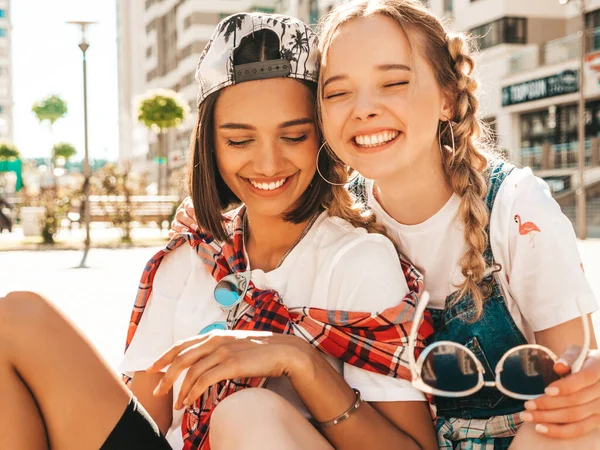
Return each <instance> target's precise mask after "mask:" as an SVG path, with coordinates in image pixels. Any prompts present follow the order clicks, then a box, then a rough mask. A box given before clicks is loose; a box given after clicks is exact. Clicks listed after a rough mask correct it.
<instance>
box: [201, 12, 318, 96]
mask: <svg viewBox="0 0 600 450" xmlns="http://www.w3.org/2000/svg"><path fill="white" fill-rule="evenodd" d="M259 30H271V31H273V32H274V33H275V34H276V35H277V36H278V37H279V52H280V54H281V59H276V60H268V61H261V62H255V63H250V64H240V65H237V66H234V64H233V53H234V51H235V49H236V48H237V47H238V46H239V45H240V43H241V41H242V39H243V38H244V37H246V36H248V35H251V34H252V33H254V32H256V31H259ZM317 52H318V49H317V37H316V34H315V32H314V31H313V30H312V29H311V28H310V27H309V26H308V25H306V24H305V23H304V22H302V21H301V20H299V19H296V18H294V17H290V16H284V15H279V14H265V13H239V14H233V15H231V16H229V17H226V18H224V19H223V20H221V22H219V24H218V25H217V28H216V29H215V31H214V33H213V35H212V37H211V38H210V40H209V41H208V44H206V47H205V48H204V50H203V51H202V54H201V55H200V61H199V62H198V66H197V68H196V81H197V82H198V84H199V87H200V92H199V94H198V105H200V104H201V103H202V102H203V101H204V100H205V99H206V97H208V96H209V95H210V94H212V93H213V92H216V91H218V90H219V89H223V88H225V87H227V86H231V85H233V84H236V83H242V82H244V81H251V80H263V79H267V78H275V77H289V78H296V79H298V80H306V81H312V82H314V83H316V82H317V80H318V71H319V68H318V64H319V58H318V56H317Z"/></svg>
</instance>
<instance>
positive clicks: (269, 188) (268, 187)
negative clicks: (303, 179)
mask: <svg viewBox="0 0 600 450" xmlns="http://www.w3.org/2000/svg"><path fill="white" fill-rule="evenodd" d="M286 180H287V178H283V179H281V180H279V181H273V182H271V183H257V182H255V181H252V180H250V179H249V180H248V181H250V183H251V184H252V186H254V187H255V188H257V189H261V190H263V191H273V190H275V189H278V188H280V187H281V186H283V183H285V182H286Z"/></svg>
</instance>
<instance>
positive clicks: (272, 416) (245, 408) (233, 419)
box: [209, 388, 288, 448]
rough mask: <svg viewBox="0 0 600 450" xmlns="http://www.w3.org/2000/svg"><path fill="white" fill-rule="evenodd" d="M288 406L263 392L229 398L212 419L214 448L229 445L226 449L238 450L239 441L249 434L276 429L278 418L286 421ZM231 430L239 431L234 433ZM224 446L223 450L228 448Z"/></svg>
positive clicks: (247, 391) (245, 392) (251, 391)
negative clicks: (275, 424) (284, 412)
mask: <svg viewBox="0 0 600 450" xmlns="http://www.w3.org/2000/svg"><path fill="white" fill-rule="evenodd" d="M287 406H288V405H287V402H286V400H285V399H283V398H282V397H281V396H279V395H277V394H276V393H274V392H271V391H269V390H267V389H262V388H249V389H243V390H241V391H238V392H236V393H235V394H232V395H230V396H228V397H227V398H225V400H223V401H222V402H221V403H219V404H218V405H217V407H216V408H215V410H214V412H213V414H212V416H211V419H210V431H209V433H210V442H211V445H214V444H217V443H218V444H221V445H223V444H224V443H225V442H227V443H228V445H227V446H226V448H235V442H237V440H238V439H240V440H241V441H240V442H242V441H243V440H244V439H247V438H248V434H250V433H251V434H255V433H261V432H262V431H260V425H261V424H265V425H268V426H270V427H273V425H274V422H275V421H276V420H278V418H280V417H285V415H284V414H281V413H282V412H283V411H284V410H285V409H286V407H287ZM232 430H236V431H235V433H232ZM234 441H235V442H234ZM229 444H231V446H230V445H229ZM221 445H219V447H220V448H225V447H221Z"/></svg>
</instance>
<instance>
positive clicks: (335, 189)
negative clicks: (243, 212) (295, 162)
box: [188, 30, 384, 241]
mask: <svg viewBox="0 0 600 450" xmlns="http://www.w3.org/2000/svg"><path fill="white" fill-rule="evenodd" d="M280 57H281V56H280V51H279V39H278V37H277V35H276V34H275V33H274V32H272V31H270V30H260V31H257V32H255V33H253V34H252V35H249V36H246V37H244V38H243V40H242V42H241V43H240V46H239V47H238V48H237V49H236V51H235V53H234V64H236V65H237V64H247V63H251V62H258V61H266V60H272V59H279V58H280ZM298 82H299V83H300V82H301V81H298ZM302 83H303V84H305V85H306V86H308V87H309V89H308V92H309V93H310V94H309V95H311V97H312V98H311V100H312V101H313V102H314V104H315V107H316V97H317V87H316V84H315V83H310V82H305V81H302ZM218 98H219V91H217V92H215V93H213V94H211V95H209V96H208V97H207V98H206V99H205V100H204V101H203V102H202V104H201V105H200V106H199V108H198V119H197V121H196V125H195V127H194V130H193V132H192V136H191V142H190V155H189V158H188V160H189V162H190V163H189V171H188V173H189V176H188V192H189V193H190V195H191V197H192V201H193V204H194V209H195V213H196V221H197V222H198V226H199V227H200V228H201V229H203V230H205V231H207V232H209V233H210V234H212V236H214V237H215V238H216V239H218V240H220V241H226V240H227V239H228V233H227V230H226V228H225V225H224V223H223V212H224V211H225V210H227V209H229V208H232V207H234V206H236V205H239V204H240V200H239V198H237V197H236V195H235V194H234V193H233V192H232V191H231V189H229V186H227V184H226V183H225V182H224V181H223V178H222V177H221V175H220V173H219V169H218V167H217V162H216V158H215V153H214V149H215V139H214V112H215V105H216V104H217V100H218ZM315 114H316V113H315ZM318 163H319V169H320V171H321V173H322V174H323V176H324V177H325V178H326V179H327V180H329V181H331V182H333V183H343V182H346V181H347V179H348V168H347V167H346V166H345V165H344V164H343V163H342V162H341V161H339V160H338V159H337V158H334V157H331V155H329V154H328V153H327V152H321V154H320V158H319V161H318ZM322 208H323V209H327V210H328V211H329V214H330V215H333V216H339V217H341V218H343V219H345V220H347V221H348V222H350V223H351V224H352V225H354V226H355V227H363V228H366V229H367V230H369V231H372V232H383V231H384V228H383V227H382V226H381V225H379V224H377V223H376V222H375V217H374V215H372V214H363V213H361V210H360V208H359V207H358V206H356V205H355V204H354V199H353V197H351V195H350V194H349V193H348V191H347V190H346V189H345V188H344V186H331V185H330V184H328V183H327V182H325V181H324V180H323V178H321V177H320V176H319V175H318V173H315V176H314V177H313V179H312V181H311V183H310V185H309V187H308V188H307V189H306V191H304V193H303V194H302V196H301V198H300V199H299V201H298V207H297V208H295V209H294V210H293V211H290V212H288V213H286V214H285V220H287V221H290V222H293V223H301V222H304V221H306V220H308V219H309V218H310V217H311V216H312V215H313V214H314V213H316V212H317V211H318V210H319V209H322Z"/></svg>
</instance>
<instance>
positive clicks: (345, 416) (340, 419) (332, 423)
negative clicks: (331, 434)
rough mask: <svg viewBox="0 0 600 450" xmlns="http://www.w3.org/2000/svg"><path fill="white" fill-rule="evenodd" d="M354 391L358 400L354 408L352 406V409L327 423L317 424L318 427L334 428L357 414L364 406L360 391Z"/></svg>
mask: <svg viewBox="0 0 600 450" xmlns="http://www.w3.org/2000/svg"><path fill="white" fill-rule="evenodd" d="M352 390H353V391H354V393H355V394H356V400H355V401H354V403H352V406H350V408H348V409H347V410H346V411H344V412H343V413H342V414H340V415H339V416H337V417H336V418H335V419H332V420H328V421H327V422H317V427H319V428H330V427H333V426H335V425H337V424H338V423H340V422H343V421H344V420H347V419H349V418H350V416H351V415H352V414H354V413H355V412H356V410H357V409H358V408H359V407H360V405H362V402H363V399H362V397H361V396H360V391H359V390H358V389H352Z"/></svg>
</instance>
